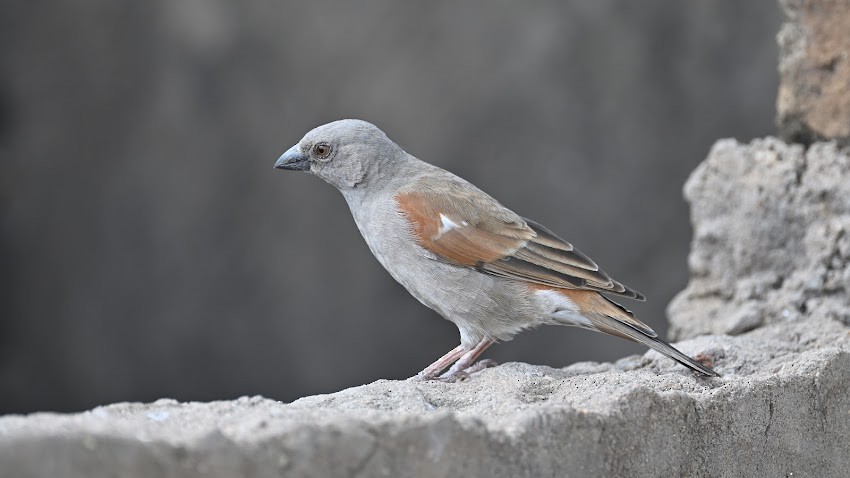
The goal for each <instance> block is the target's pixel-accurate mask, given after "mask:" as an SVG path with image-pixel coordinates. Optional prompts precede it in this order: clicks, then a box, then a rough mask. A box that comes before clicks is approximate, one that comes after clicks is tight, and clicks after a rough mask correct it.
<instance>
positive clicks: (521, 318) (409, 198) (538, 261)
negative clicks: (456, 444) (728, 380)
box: [274, 119, 719, 382]
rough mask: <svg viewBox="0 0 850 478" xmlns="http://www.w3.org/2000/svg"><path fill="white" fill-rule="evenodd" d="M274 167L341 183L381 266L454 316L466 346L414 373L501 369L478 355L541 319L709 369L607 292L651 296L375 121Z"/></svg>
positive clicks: (308, 137) (351, 123)
mask: <svg viewBox="0 0 850 478" xmlns="http://www.w3.org/2000/svg"><path fill="white" fill-rule="evenodd" d="M274 167H275V168H277V169H283V170H292V171H303V172H308V173H311V174H313V175H315V176H318V177H319V178H321V179H323V180H324V181H326V182H327V183H329V184H331V185H332V186H334V187H336V188H337V189H338V190H339V191H340V192H341V193H342V195H343V197H344V198H345V201H346V202H347V203H348V206H349V209H350V210H351V214H352V216H353V218H354V222H355V224H356V225H357V228H358V229H359V230H360V233H361V234H362V236H363V238H364V240H365V241H366V244H367V245H368V247H369V250H370V251H371V252H372V254H373V255H374V256H375V257H376V258H377V260H378V262H380V263H381V265H382V266H383V267H384V268H385V269H386V270H387V272H389V274H390V275H391V276H392V277H393V279H395V280H396V281H398V282H399V283H400V284H401V285H402V286H403V287H404V288H405V289H407V291H408V292H409V293H410V294H411V295H413V297H415V298H416V299H417V300H419V302H421V303H422V304H424V305H425V306H427V307H429V308H431V309H433V310H434V311H436V312H437V313H438V314H439V315H441V316H442V317H443V318H445V319H447V320H449V321H451V322H453V323H454V324H455V325H456V326H457V328H458V331H459V332H460V345H458V346H457V347H455V348H454V349H452V350H450V351H449V352H448V353H446V354H445V355H443V356H442V357H440V358H439V359H437V360H436V361H435V362H434V363H432V364H431V365H429V366H427V367H425V369H424V370H422V371H421V372H419V373H418V374H417V375H416V377H419V378H421V379H424V380H441V381H446V382H455V381H462V380H467V379H469V378H470V375H471V374H473V373H476V372H478V371H480V370H482V369H484V368H488V367H492V366H495V365H496V363H495V362H494V361H493V360H490V359H484V360H480V361H478V358H479V357H480V355H481V354H482V353H483V352H484V350H485V349H487V348H488V347H489V346H491V345H493V344H494V343H496V342H504V341H508V340H510V339H512V338H513V337H514V336H515V335H516V334H517V333H519V332H521V331H523V330H525V329H530V328H533V327H537V326H540V325H567V326H576V327H581V328H584V329H589V330H593V331H598V332H603V333H606V334H610V335H613V336H617V337H621V338H624V339H627V340H630V341H634V342H638V343H641V344H643V345H646V346H648V347H650V348H652V349H654V350H656V351H658V352H660V353H661V354H663V355H666V356H667V357H669V358H671V359H673V360H675V361H677V362H679V363H680V364H682V365H684V366H686V367H688V368H690V369H691V370H694V371H696V372H698V373H699V374H702V375H705V376H709V377H717V376H719V374H718V373H717V372H716V371H714V370H713V369H712V368H710V367H708V366H706V365H704V364H702V363H700V362H698V361H696V360H694V359H692V358H691V357H689V356H687V355H685V354H684V353H682V352H680V351H679V350H677V349H676V348H674V347H673V346H671V345H670V344H668V343H667V342H665V341H663V340H662V339H661V338H659V337H658V334H657V333H656V332H655V331H654V330H653V329H652V328H650V327H649V326H648V325H646V324H644V323H643V322H641V321H639V320H638V319H636V318H635V316H634V314H632V312H630V311H629V310H627V309H626V308H625V307H623V306H622V305H620V304H618V303H616V302H614V301H613V300H612V299H610V298H608V297H607V295H611V296H617V297H623V298H627V299H635V300H639V301H643V300H645V297H644V296H643V295H642V294H640V293H639V292H637V291H635V290H634V289H632V288H630V287H627V286H625V285H623V284H622V283H620V282H618V281H616V280H614V279H613V278H611V276H609V275H608V274H607V273H605V272H604V271H603V270H602V269H601V268H600V267H599V266H598V265H597V263H596V262H594V261H593V260H592V259H591V258H590V257H588V256H587V255H585V254H583V253H582V252H581V251H579V250H578V249H576V248H575V247H574V246H573V245H572V244H571V243H570V242H567V241H566V240H564V239H562V238H561V237H559V236H558V235H556V234H555V233H553V232H552V231H550V230H549V229H547V228H546V227H544V226H543V225H541V224H539V223H537V222H535V221H533V220H531V219H528V218H525V217H522V216H520V215H518V214H516V213H515V212H513V211H511V210H510V209H508V208H506V207H505V206H503V205H502V204H500V203H499V202H498V201H497V200H496V199H494V198H493V197H491V196H490V195H488V194H487V193H485V192H484V191H482V190H480V189H479V188H477V187H476V186H474V185H473V184H471V183H470V182H468V181H466V180H464V179H462V178H460V177H459V176H456V175H455V174H453V173H451V172H449V171H446V170H444V169H442V168H439V167H437V166H434V165H432V164H430V163H427V162H425V161H422V160H420V159H418V158H416V157H414V156H413V155H411V154H408V153H407V152H405V151H404V150H403V149H402V148H401V147H400V146H399V145H397V144H396V143H394V142H393V141H392V140H390V139H389V138H388V137H387V135H386V134H385V133H384V132H383V131H382V130H381V129H379V128H378V127H377V126H375V125H373V124H371V123H369V122H367V121H363V120H358V119H343V120H338V121H333V122H331V123H327V124H324V125H321V126H318V127H316V128H314V129H312V130H310V131H309V132H307V133H306V134H305V135H304V137H303V138H302V139H301V140H300V141H299V142H298V143H296V144H295V145H294V146H292V147H291V148H289V149H288V150H286V151H285V152H284V153H283V154H282V155H280V157H279V158H278V159H277V161H276V162H275V164H274Z"/></svg>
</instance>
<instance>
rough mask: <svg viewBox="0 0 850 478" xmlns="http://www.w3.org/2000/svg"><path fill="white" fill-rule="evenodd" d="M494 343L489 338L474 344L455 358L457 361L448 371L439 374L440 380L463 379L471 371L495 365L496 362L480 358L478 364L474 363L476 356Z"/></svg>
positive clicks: (452, 380)
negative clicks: (470, 348)
mask: <svg viewBox="0 0 850 478" xmlns="http://www.w3.org/2000/svg"><path fill="white" fill-rule="evenodd" d="M494 343H495V341H494V340H489V339H483V340H481V342H478V345H476V346H475V347H474V348H473V349H472V350H470V351H469V352H466V353H464V354H463V356H461V357H460V358H459V359H457V362H455V364H454V365H452V368H450V369H449V371H448V372H446V373H444V374H442V375H440V380H444V381H447V382H456V381H458V380H464V379H467V378H469V374H471V373H475V372H477V371H479V370H483V369H485V368H487V367H492V366H495V365H496V362H495V361H493V360H482V361H481V363H480V364H476V363H475V360H476V359H477V358H478V356H479V355H481V354H482V353H484V351H485V350H487V347H489V346H491V345H493V344H494Z"/></svg>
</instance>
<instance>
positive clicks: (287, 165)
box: [274, 144, 310, 171]
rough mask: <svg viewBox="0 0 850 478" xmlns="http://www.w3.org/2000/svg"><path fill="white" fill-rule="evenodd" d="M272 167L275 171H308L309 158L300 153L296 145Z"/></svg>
mask: <svg viewBox="0 0 850 478" xmlns="http://www.w3.org/2000/svg"><path fill="white" fill-rule="evenodd" d="M274 167H275V168H277V169H289V170H291V171H309V170H310V158H309V157H307V155H306V154H304V153H302V152H301V149H300V148H298V145H297V144H296V145H295V146H293V147H291V148H289V149H287V150H286V152H285V153H283V154H281V155H280V157H279V158H277V161H276V162H275V163H274Z"/></svg>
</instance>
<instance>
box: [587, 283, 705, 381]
mask: <svg viewBox="0 0 850 478" xmlns="http://www.w3.org/2000/svg"><path fill="white" fill-rule="evenodd" d="M597 296H598V297H599V298H601V299H602V300H603V301H605V302H606V303H607V304H599V305H597V307H595V309H596V310H595V311H594V312H595V313H592V314H588V318H589V319H590V321H591V322H592V323H593V325H594V326H595V327H596V329H597V330H599V331H600V332H605V333H608V334H612V335H616V336H619V337H623V338H624V339H628V340H632V341H634V342H639V343H642V344H644V345H646V346H647V347H650V348H652V349H654V350H656V351H658V352H660V353H662V354H664V355H666V356H668V357H670V358H671V359H673V360H675V361H677V362H679V363H680V364H682V365H684V366H685V367H688V368H690V369H692V370H695V371H697V372H700V373H702V374H704V375H708V376H710V377H719V376H720V374H719V373H717V372H715V371H714V370H712V369H711V368H709V367H706V366H705V365H703V364H701V363H699V362H697V361H696V360H694V359H692V358H690V357H688V356H687V355H685V354H683V353H682V352H680V351H679V350H677V349H676V348H674V347H673V346H672V345H670V344H668V343H667V342H665V341H663V340H661V339H659V338H658V335H657V334H656V333H655V331H654V330H652V329H651V328H650V327H649V326H647V325H646V324H644V323H643V322H641V321H639V320H637V319H635V318H634V316H633V315H632V313H631V312H629V311H628V310H626V309H625V308H624V307H623V306H621V305H620V304H618V303H616V302H614V301H612V300H610V299H608V298H607V297H605V296H602V295H599V294H597ZM600 309H601V310H600Z"/></svg>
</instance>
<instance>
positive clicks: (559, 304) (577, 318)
mask: <svg viewBox="0 0 850 478" xmlns="http://www.w3.org/2000/svg"><path fill="white" fill-rule="evenodd" d="M534 296H535V297H537V299H538V300H539V301H540V302H541V303H543V304H545V307H546V308H547V309H549V311H550V315H549V317H550V318H551V319H552V320H554V321H555V322H556V323H558V324H561V325H572V326H575V327H582V328H584V329H591V330H596V327H594V326H593V323H592V322H591V321H590V319H588V318H587V317H585V316H583V315H582V314H581V311H580V310H579V308H578V306H577V305H576V304H575V302H573V301H571V300H570V299H569V298H568V297H566V296H565V295H564V294H561V293H559V292H557V291H554V290H537V291H534Z"/></svg>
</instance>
